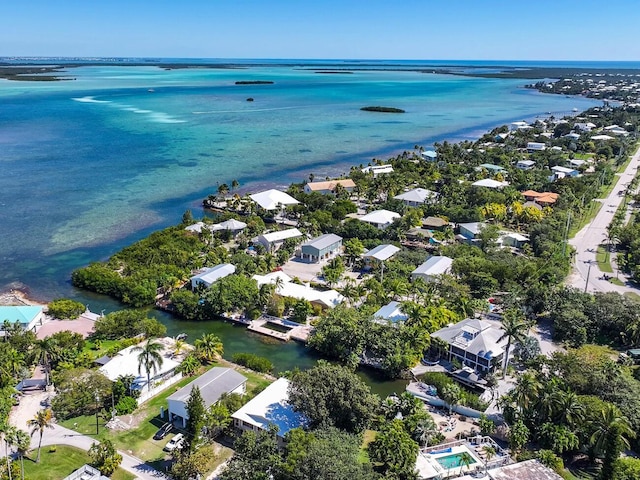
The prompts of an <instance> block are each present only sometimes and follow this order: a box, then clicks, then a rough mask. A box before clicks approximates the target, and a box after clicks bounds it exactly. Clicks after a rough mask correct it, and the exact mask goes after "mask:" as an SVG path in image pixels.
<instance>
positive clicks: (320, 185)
mask: <svg viewBox="0 0 640 480" xmlns="http://www.w3.org/2000/svg"><path fill="white" fill-rule="evenodd" d="M338 186H340V187H342V188H344V189H345V190H346V191H347V192H349V193H351V192H353V189H354V188H356V184H355V182H354V181H353V180H351V179H350V178H344V179H339V180H327V181H326V182H309V183H307V184H305V186H304V193H313V192H317V193H321V194H323V195H327V194H333V193H336V188H338Z"/></svg>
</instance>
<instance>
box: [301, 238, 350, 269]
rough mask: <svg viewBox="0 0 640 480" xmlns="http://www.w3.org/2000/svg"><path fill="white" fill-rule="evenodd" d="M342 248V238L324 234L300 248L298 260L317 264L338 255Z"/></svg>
mask: <svg viewBox="0 0 640 480" xmlns="http://www.w3.org/2000/svg"><path fill="white" fill-rule="evenodd" d="M341 248H342V237H340V236H339V235H336V234H334V233H325V234H324V235H320V236H319V237H316V238H314V239H313V240H309V241H308V242H305V243H303V244H302V245H301V246H300V258H301V259H302V260H307V261H309V262H313V263H316V262H319V261H320V260H326V259H328V258H331V257H332V256H334V255H336V254H338V253H339V252H340V249H341Z"/></svg>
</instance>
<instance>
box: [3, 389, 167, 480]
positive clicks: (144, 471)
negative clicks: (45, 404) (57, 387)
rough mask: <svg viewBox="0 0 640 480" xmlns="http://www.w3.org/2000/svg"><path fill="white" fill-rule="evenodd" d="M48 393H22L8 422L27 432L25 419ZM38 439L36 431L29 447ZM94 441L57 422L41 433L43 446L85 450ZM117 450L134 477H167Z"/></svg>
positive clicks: (39, 407)
mask: <svg viewBox="0 0 640 480" xmlns="http://www.w3.org/2000/svg"><path fill="white" fill-rule="evenodd" d="M49 395H50V394H49V393H47V392H40V391H38V392H34V393H30V394H27V395H24V396H23V397H22V398H21V400H20V405H19V406H18V407H15V408H14V409H13V410H12V412H11V415H10V417H9V421H10V423H11V424H12V425H14V426H16V427H18V428H20V429H22V430H25V431H27V432H28V431H29V429H28V428H27V420H29V419H30V418H33V416H34V415H35V414H36V412H37V411H38V410H39V409H41V408H42V407H41V406H40V402H41V401H42V400H44V399H45V398H47V397H48V396H49ZM38 440H39V434H38V433H36V434H34V435H33V438H32V440H31V447H32V448H33V449H36V448H37V447H38ZM95 441H96V440H95V439H94V438H92V437H90V436H88V435H82V434H79V433H77V432H74V431H73V430H69V429H68V428H65V427H63V426H61V425H58V424H54V425H53V428H52V429H46V430H45V431H44V434H43V435H42V446H43V447H44V446H48V445H69V446H72V447H77V448H80V449H82V450H85V451H86V450H89V448H91V445H92V444H93V443H94V442H95ZM3 451H4V447H3ZM118 452H119V453H120V455H122V464H121V465H120V466H121V467H122V468H123V469H124V470H126V471H128V472H129V473H132V474H133V475H135V476H136V478H138V479H141V480H158V479H163V480H164V479H167V478H168V477H166V476H165V475H164V474H163V473H161V472H159V471H157V470H155V469H154V468H152V467H151V466H149V465H147V464H146V463H144V462H143V461H142V460H140V459H139V458H136V457H134V456H132V455H129V454H127V453H126V452H122V451H118Z"/></svg>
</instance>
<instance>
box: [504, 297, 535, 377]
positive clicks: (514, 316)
mask: <svg viewBox="0 0 640 480" xmlns="http://www.w3.org/2000/svg"><path fill="white" fill-rule="evenodd" d="M502 330H503V331H504V333H503V334H502V336H501V337H500V338H499V339H498V342H501V341H502V340H504V339H506V340H507V346H506V347H505V349H504V368H503V370H502V379H503V380H504V379H505V378H506V376H507V367H508V366H509V351H510V350H511V345H512V344H514V343H521V342H523V341H524V338H525V337H526V336H527V332H528V331H529V324H528V323H527V322H525V320H524V318H523V317H522V313H520V312H519V311H518V310H516V309H509V310H507V311H506V312H505V313H504V317H503V319H502Z"/></svg>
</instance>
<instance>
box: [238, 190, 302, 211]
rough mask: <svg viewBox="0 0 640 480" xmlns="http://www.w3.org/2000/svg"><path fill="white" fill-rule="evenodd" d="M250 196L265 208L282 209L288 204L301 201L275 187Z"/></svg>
mask: <svg viewBox="0 0 640 480" xmlns="http://www.w3.org/2000/svg"><path fill="white" fill-rule="evenodd" d="M249 197H250V198H251V200H253V201H254V202H256V203H257V204H258V205H260V207H262V208H264V209H265V210H281V209H283V208H284V207H286V206H287V205H296V204H298V203H300V202H299V201H298V200H296V199H295V198H293V197H292V196H291V195H289V194H288V193H285V192H282V191H280V190H276V189H274V188H272V189H271V190H265V191H264V192H259V193H254V194H253V195H249Z"/></svg>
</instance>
